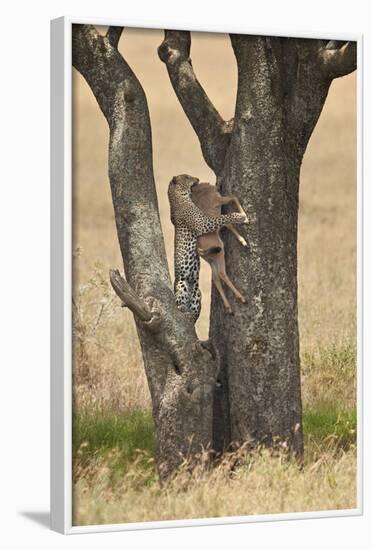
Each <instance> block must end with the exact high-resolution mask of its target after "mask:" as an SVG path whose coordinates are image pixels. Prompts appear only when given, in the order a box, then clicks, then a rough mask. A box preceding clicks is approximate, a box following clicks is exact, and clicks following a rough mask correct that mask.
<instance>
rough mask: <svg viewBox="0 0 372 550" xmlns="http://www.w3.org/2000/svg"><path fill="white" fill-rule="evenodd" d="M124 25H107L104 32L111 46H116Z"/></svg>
mask: <svg viewBox="0 0 372 550" xmlns="http://www.w3.org/2000/svg"><path fill="white" fill-rule="evenodd" d="M123 28H124V27H109V28H108V31H107V33H106V38H107V40H108V41H109V42H110V44H111V46H113V47H114V48H117V47H118V45H119V40H120V37H121V33H122V32H123Z"/></svg>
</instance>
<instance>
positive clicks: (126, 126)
mask: <svg viewBox="0 0 372 550" xmlns="http://www.w3.org/2000/svg"><path fill="white" fill-rule="evenodd" d="M121 31H122V29H118V28H115V27H110V29H109V30H108V32H107V35H106V36H105V37H103V36H101V35H99V34H98V32H97V31H96V29H94V27H91V26H89V25H74V26H73V64H74V66H75V67H76V68H77V70H79V72H81V74H82V75H83V76H84V78H85V79H86V80H87V82H88V84H89V85H90V87H91V89H92V91H93V93H94V95H95V97H96V99H97V101H98V104H99V106H100V107H101V110H102V112H103V114H104V115H105V117H106V120H107V122H108V125H109V129H110V144H109V177H110V185H111V192H112V200H113V205H114V211H115V221H116V226H117V233H118V238H119V244H120V249H121V253H122V256H123V263H124V270H125V275H126V279H127V280H125V279H123V278H122V277H121V276H120V274H119V273H118V272H112V273H111V282H112V285H113V287H114V289H115V291H116V293H117V294H118V295H119V297H120V298H121V300H122V302H123V305H126V306H128V307H130V308H131V310H132V311H133V313H134V317H135V321H136V326H137V332H138V337H139V341H140V344H141V348H142V354H143V360H144V366H145V371H146V376H147V380H148V384H149V389H150V394H151V400H152V407H153V418H154V423H155V430H156V459H157V464H158V468H159V473H160V476H161V478H165V477H166V476H167V475H168V474H169V473H170V472H171V471H173V470H174V469H175V468H176V467H177V465H179V464H180V462H182V460H184V458H185V457H189V456H192V455H194V454H197V453H199V452H201V451H202V450H203V449H206V448H208V446H209V445H210V443H211V441H212V415H213V389H214V386H215V380H216V376H217V362H216V357H215V355H214V353H213V349H212V351H210V349H211V348H210V347H209V346H208V344H205V345H203V344H202V343H201V342H199V340H198V338H197V336H196V333H195V328H194V325H193V323H192V322H191V320H190V319H188V318H187V316H185V315H184V314H183V313H181V312H180V311H179V310H178V309H177V308H176V304H175V300H174V294H173V290H172V288H171V281H170V277H169V272H168V266H167V261H166V255H165V248H164V242H163V235H162V231H161V226H160V220H159V213H158V205H157V197H156V191H155V184H154V177H153V166H152V143H151V125H150V118H149V114H148V108H147V102H146V97H145V93H144V91H143V89H142V87H141V85H140V83H139V81H138V80H137V78H136V77H135V75H134V74H133V72H132V71H131V69H130V67H129V66H128V64H127V63H126V61H125V60H124V59H123V57H122V56H121V55H120V53H119V52H118V50H117V44H118V41H119V38H120V34H121Z"/></svg>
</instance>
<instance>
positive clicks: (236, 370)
mask: <svg viewBox="0 0 372 550" xmlns="http://www.w3.org/2000/svg"><path fill="white" fill-rule="evenodd" d="M231 40H232V45H233V49H234V53H235V56H236V59H237V65H238V93H237V103H236V111H235V119H234V127H233V130H232V136H231V141H230V145H229V148H228V150H227V154H226V157H225V163H224V167H223V170H222V171H221V172H220V173H219V174H218V178H217V185H218V187H219V190H220V192H221V193H222V194H231V193H234V194H236V195H237V196H238V197H239V198H240V200H241V201H242V204H243V205H244V206H245V207H246V209H247V210H249V212H250V214H251V215H252V216H253V219H254V220H255V221H254V223H252V224H251V226H250V227H248V228H247V229H245V235H244V236H245V238H246V240H247V242H248V244H249V247H248V249H246V251H245V250H242V249H241V247H239V246H237V245H236V241H235V240H234V238H232V236H231V234H230V232H226V234H225V236H224V239H225V243H226V265H227V272H228V273H229V275H230V276H231V279H232V280H233V281H239V288H241V289H243V291H244V292H243V294H245V296H246V298H247V304H246V305H236V307H235V316H234V317H229V316H226V315H225V314H224V312H223V307H222V304H221V301H220V299H219V296H218V295H217V293H216V292H213V297H212V304H211V325H210V337H211V339H213V341H214V342H216V345H218V349H219V355H220V358H221V365H220V376H219V379H220V381H221V387H219V388H217V389H216V392H215V404H214V416H215V418H214V432H213V447H214V448H215V449H219V450H223V449H224V448H226V446H228V445H231V444H234V443H235V444H242V443H243V442H247V441H248V442H252V443H254V444H256V443H257V442H259V443H263V444H269V445H271V444H272V443H273V442H275V441H277V442H280V443H284V444H285V445H286V446H287V447H288V448H289V449H291V450H293V451H294V452H295V454H296V455H297V456H298V457H299V458H301V457H302V455H303V434H302V414H301V383H300V358H299V331H298V305H297V225H298V196H299V176H300V167H301V162H302V157H303V154H304V151H305V149H306V145H307V143H308V140H309V138H310V136H311V133H312V131H313V128H314V127H315V125H316V122H317V120H318V117H319V115H320V112H321V110H322V108H323V105H324V102H325V99H326V97H327V93H328V89H329V85H330V83H331V78H330V77H329V73H327V72H325V73H324V72H323V67H322V65H319V63H318V59H317V57H316V56H314V52H319V49H320V48H321V44H319V42H320V41H303V40H302V41H296V40H295V39H278V38H264V37H247V36H232V37H231ZM304 59H305V60H306V61H305V62H304Z"/></svg>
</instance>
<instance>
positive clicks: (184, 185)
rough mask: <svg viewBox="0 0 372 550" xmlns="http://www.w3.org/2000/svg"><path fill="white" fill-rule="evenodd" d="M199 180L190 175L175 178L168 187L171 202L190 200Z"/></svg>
mask: <svg viewBox="0 0 372 550" xmlns="http://www.w3.org/2000/svg"><path fill="white" fill-rule="evenodd" d="M198 183H199V179H198V178H195V177H193V176H189V175H188V174H181V175H180V176H174V177H173V178H172V179H171V181H170V183H169V186H168V197H169V200H170V201H171V200H174V199H182V198H190V197H191V190H192V188H193V187H194V186H195V185H198Z"/></svg>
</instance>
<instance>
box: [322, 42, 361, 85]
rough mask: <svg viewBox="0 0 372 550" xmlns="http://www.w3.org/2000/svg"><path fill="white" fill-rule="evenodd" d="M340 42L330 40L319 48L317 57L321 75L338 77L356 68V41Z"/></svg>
mask: <svg viewBox="0 0 372 550" xmlns="http://www.w3.org/2000/svg"><path fill="white" fill-rule="evenodd" d="M341 44H343V45H341V47H339V46H340V43H339V42H337V41H335V40H331V41H330V42H328V44H327V45H326V46H325V47H323V48H320V50H319V53H318V59H319V61H320V63H321V70H322V73H323V75H325V76H327V77H329V78H338V77H340V76H345V75H347V74H349V73H352V72H353V71H355V69H356V68H357V44H356V42H346V44H345V43H342V42H341Z"/></svg>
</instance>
